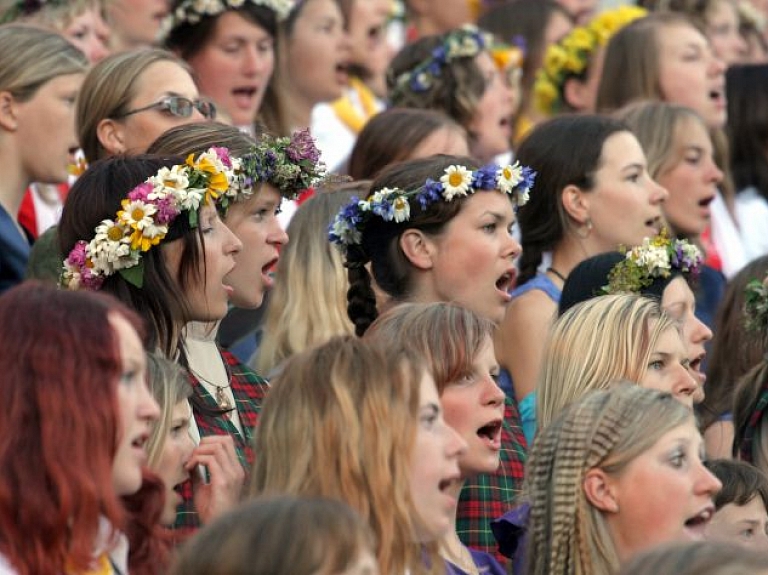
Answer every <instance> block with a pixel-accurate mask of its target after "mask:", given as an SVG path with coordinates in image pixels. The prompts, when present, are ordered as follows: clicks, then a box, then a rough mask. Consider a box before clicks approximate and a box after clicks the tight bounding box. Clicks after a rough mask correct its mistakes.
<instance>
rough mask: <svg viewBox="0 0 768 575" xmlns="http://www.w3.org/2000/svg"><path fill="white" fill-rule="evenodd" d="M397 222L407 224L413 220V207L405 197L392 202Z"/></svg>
mask: <svg viewBox="0 0 768 575" xmlns="http://www.w3.org/2000/svg"><path fill="white" fill-rule="evenodd" d="M392 205H393V208H394V214H395V221H396V222H405V221H408V220H409V219H410V218H411V206H410V204H409V203H408V200H407V199H406V198H405V197H404V196H399V197H397V198H395V201H394V202H392Z"/></svg>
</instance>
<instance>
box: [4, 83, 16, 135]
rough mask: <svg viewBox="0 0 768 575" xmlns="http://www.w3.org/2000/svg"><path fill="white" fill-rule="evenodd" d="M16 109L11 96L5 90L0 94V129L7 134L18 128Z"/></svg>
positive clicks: (14, 100) (14, 101)
mask: <svg viewBox="0 0 768 575" xmlns="http://www.w3.org/2000/svg"><path fill="white" fill-rule="evenodd" d="M16 107H17V102H16V99H15V98H14V97H13V94H11V93H10V92H8V91H6V90H4V91H2V92H0V127H2V128H3V129H5V130H7V131H9V132H15V131H16V129H17V128H18V127H19V123H18V120H17V118H16V113H17V109H16Z"/></svg>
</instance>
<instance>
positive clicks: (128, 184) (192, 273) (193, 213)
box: [59, 148, 266, 527]
mask: <svg viewBox="0 0 768 575" xmlns="http://www.w3.org/2000/svg"><path fill="white" fill-rule="evenodd" d="M241 187H245V186H244V183H243V181H242V180H241V172H240V160H239V159H237V158H234V157H232V156H230V154H229V152H228V151H227V150H226V149H225V148H210V149H207V150H205V151H204V152H202V153H199V154H191V155H189V156H188V157H187V158H186V159H185V158H184V157H181V156H152V155H145V156H135V157H128V158H122V157H116V158H108V159H105V160H101V161H99V162H96V163H94V164H93V165H92V166H91V167H90V168H89V169H88V170H86V171H85V172H84V173H83V175H82V176H81V177H80V178H79V179H78V180H77V182H76V183H75V185H74V186H73V187H72V190H71V192H70V195H69V197H68V199H67V203H66V205H65V208H64V213H63V215H62V220H61V225H60V228H59V240H60V247H61V250H62V253H64V254H67V256H66V259H65V261H64V265H63V272H62V277H61V283H62V285H63V286H64V287H67V288H69V289H89V290H99V291H104V292H107V293H110V294H112V295H115V296H116V297H117V298H118V299H120V300H121V301H123V302H124V303H126V304H127V305H129V306H130V307H131V308H133V309H134V310H136V311H137V312H138V313H139V314H140V315H141V316H142V318H143V319H144V321H145V323H146V325H147V327H148V331H149V338H148V348H149V349H155V350H158V351H159V352H161V353H163V354H164V355H165V356H166V357H168V358H170V359H173V360H176V361H179V362H180V363H181V364H182V365H188V363H187V359H188V357H187V353H186V352H187V350H186V349H185V346H184V340H183V334H184V332H185V329H186V327H187V325H188V324H189V323H190V322H211V321H215V320H218V319H221V318H222V317H224V315H225V314H226V312H227V309H228V299H229V295H230V293H231V291H232V288H231V287H230V286H229V284H228V283H227V280H226V276H227V275H228V274H229V273H230V272H231V271H232V269H233V268H234V267H235V260H234V256H235V254H237V253H238V252H239V251H240V250H241V248H242V243H241V242H240V240H238V239H237V237H236V236H235V235H234V234H233V233H232V232H231V231H230V230H229V228H227V226H225V225H224V223H223V222H222V221H221V219H220V217H219V215H218V212H217V201H218V202H221V197H222V196H225V195H226V194H227V193H231V192H230V190H231V189H240V188H241ZM224 360H225V358H223V357H222V358H220V359H219V361H220V362H223V361H224ZM232 363H233V365H231V366H228V368H227V369H228V373H230V372H231V373H232V374H233V378H234V379H233V380H231V381H230V382H228V385H227V388H229V387H232V390H231V391H230V390H228V389H226V390H225V389H223V388H222V389H216V390H213V391H212V393H213V395H210V394H209V393H208V392H201V395H202V396H203V399H201V400H200V401H199V402H194V401H193V403H196V404H197V405H196V407H197V409H198V410H202V412H203V413H205V414H206V415H207V416H208V418H209V419H208V421H209V422H210V425H208V426H207V427H205V428H204V430H203V432H201V433H200V435H212V434H214V433H216V434H218V435H230V436H232V441H228V442H227V441H223V442H222V441H219V440H213V441H211V440H207V439H206V440H204V441H202V442H201V445H200V447H199V448H198V450H199V451H200V456H201V457H203V458H210V460H208V461H207V464H206V467H207V468H208V469H209V471H211V476H210V479H211V481H212V482H216V483H218V482H220V481H222V480H223V478H225V477H228V476H232V474H230V473H218V470H219V469H220V468H223V469H227V468H231V466H232V465H235V466H236V465H243V467H246V468H247V466H248V465H249V464H250V461H251V460H252V456H251V454H250V451H249V449H248V442H249V439H250V437H249V433H250V427H252V425H253V424H255V418H256V413H257V411H258V409H259V406H260V399H261V398H262V397H263V396H264V394H265V392H266V383H265V382H264V381H263V380H261V379H259V378H258V377H256V376H255V375H252V376H249V375H248V374H245V373H242V370H240V369H238V368H239V366H238V365H237V364H236V362H232ZM217 391H218V392H219V393H218V394H217V393H216V392H217ZM227 392H228V393H231V394H232V395H231V396H230V395H227ZM214 396H215V397H217V398H218V399H221V401H218V402H217V401H216V400H215V399H214V398H213V397H214ZM222 398H224V399H226V400H227V401H224V400H223V399H222ZM238 400H239V401H238ZM227 402H229V403H227ZM211 406H215V407H211ZM232 407H236V408H237V409H236V410H232V409H231V408H232ZM215 424H216V425H215ZM214 429H215V430H216V431H214ZM238 456H239V457H238ZM238 459H239V460H240V462H239V463H238ZM183 495H184V497H185V498H186V499H191V498H192V490H191V489H189V490H188V491H186V492H183ZM179 524H180V525H184V526H186V527H194V526H196V525H197V517H196V515H194V514H186V515H184V516H182V518H181V521H180V522H179Z"/></svg>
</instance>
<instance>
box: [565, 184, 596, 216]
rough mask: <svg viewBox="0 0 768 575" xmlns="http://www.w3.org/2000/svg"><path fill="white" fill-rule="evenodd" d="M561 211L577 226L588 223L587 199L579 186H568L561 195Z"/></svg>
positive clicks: (585, 193)
mask: <svg viewBox="0 0 768 575" xmlns="http://www.w3.org/2000/svg"><path fill="white" fill-rule="evenodd" d="M561 198H562V202H563V209H564V210H565V213H566V214H568V216H569V217H570V218H571V219H572V220H574V221H575V222H576V224H578V225H579V226H581V225H584V224H586V223H587V222H589V221H590V218H589V198H588V197H587V192H585V191H584V190H582V189H581V188H580V187H579V186H576V185H574V184H568V185H567V186H565V188H564V189H563V193H562V196H561Z"/></svg>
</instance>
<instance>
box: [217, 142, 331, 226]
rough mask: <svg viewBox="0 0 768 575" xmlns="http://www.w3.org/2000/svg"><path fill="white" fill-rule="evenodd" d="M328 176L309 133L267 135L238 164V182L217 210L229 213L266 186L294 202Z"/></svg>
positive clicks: (224, 196) (223, 196)
mask: <svg viewBox="0 0 768 575" xmlns="http://www.w3.org/2000/svg"><path fill="white" fill-rule="evenodd" d="M324 175H325V164H323V163H322V162H321V161H320V151H319V150H318V149H317V146H316V145H315V141H314V140H313V139H312V136H311V135H310V133H309V129H304V130H300V131H297V132H294V133H293V135H292V136H291V137H290V138H283V137H274V136H270V135H268V134H265V135H263V136H262V137H261V140H260V142H259V144H258V146H256V147H255V148H254V150H253V151H252V152H250V153H248V154H245V155H244V156H242V157H241V158H240V160H239V169H238V171H237V174H236V176H237V181H236V183H235V185H233V186H231V187H230V188H229V189H228V190H226V191H225V192H224V193H223V194H222V196H221V197H220V198H219V201H218V204H217V205H218V207H219V208H220V209H221V210H222V211H223V212H225V213H226V210H227V209H228V208H229V206H230V204H231V203H233V202H239V201H242V200H245V199H247V198H249V197H251V195H253V192H254V190H255V184H258V183H260V182H265V183H268V184H271V185H273V186H274V187H275V188H277V189H278V191H279V192H280V194H281V195H282V196H283V197H286V198H288V199H294V198H295V197H296V196H298V195H299V193H301V192H302V191H303V190H306V189H307V188H309V187H311V186H312V185H313V184H314V183H315V182H316V181H317V180H318V179H320V178H322V177H324Z"/></svg>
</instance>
